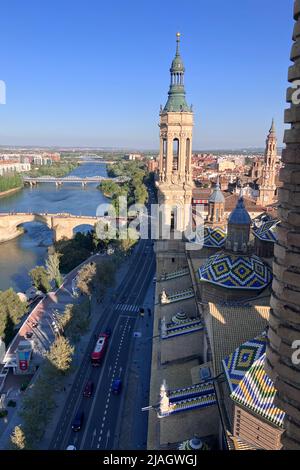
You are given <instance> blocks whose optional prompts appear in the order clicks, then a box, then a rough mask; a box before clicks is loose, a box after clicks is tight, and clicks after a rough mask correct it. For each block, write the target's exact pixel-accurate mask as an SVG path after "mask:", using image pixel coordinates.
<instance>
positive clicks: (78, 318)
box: [63, 299, 90, 342]
mask: <svg viewBox="0 0 300 470" xmlns="http://www.w3.org/2000/svg"><path fill="white" fill-rule="evenodd" d="M63 315H64V316H66V318H67V319H68V322H67V323H66V325H65V332H66V334H67V337H68V338H70V340H71V341H72V342H76V341H77V340H78V339H79V338H80V336H81V335H82V334H84V333H85V332H86V331H87V330H88V327H89V324H90V304H89V301H88V299H85V300H84V301H83V302H81V303H80V304H78V305H74V304H69V305H67V306H66V309H65V312H64V314H63Z"/></svg>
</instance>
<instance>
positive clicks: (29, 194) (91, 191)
mask: <svg viewBox="0 0 300 470" xmlns="http://www.w3.org/2000/svg"><path fill="white" fill-rule="evenodd" d="M70 175H76V176H80V177H84V176H95V175H97V176H106V175H107V173H106V164H105V163H84V164H82V165H80V166H79V167H77V168H76V169H75V170H74V171H72V173H70ZM96 186H97V185H96V184H88V185H87V186H86V187H85V188H84V189H83V188H82V187H81V185H80V184H72V183H68V184H64V185H63V186H62V187H60V188H56V186H55V185H54V184H46V183H45V184H44V183H43V184H40V185H38V186H37V187H34V188H30V187H24V188H23V189H22V190H21V191H19V192H17V193H14V194H11V195H9V196H6V197H4V198H0V212H48V213H58V212H68V213H70V214H75V215H96V209H97V207H98V205H99V204H101V203H105V202H107V198H105V196H103V194H102V193H101V191H99V189H97V187H96ZM24 228H25V229H26V233H24V234H23V235H21V236H20V237H18V238H15V239H14V240H11V241H8V242H5V243H0V290H4V289H8V288H9V287H12V288H13V289H14V290H15V291H16V292H24V291H25V290H26V289H27V288H28V287H30V285H31V280H30V278H29V276H28V271H30V270H31V269H32V268H33V267H35V266H36V265H42V264H44V262H45V259H46V257H47V250H48V247H49V246H50V245H51V244H52V231H51V230H50V229H48V227H46V226H45V225H43V224H40V223H37V222H32V223H27V224H24ZM86 229H87V227H86V226H82V227H78V228H77V230H80V231H84V230H86Z"/></svg>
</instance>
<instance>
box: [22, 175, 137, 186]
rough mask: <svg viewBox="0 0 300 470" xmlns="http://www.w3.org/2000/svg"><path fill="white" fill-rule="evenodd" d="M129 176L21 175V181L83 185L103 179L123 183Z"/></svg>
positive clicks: (35, 183) (101, 181) (31, 184)
mask: <svg viewBox="0 0 300 470" xmlns="http://www.w3.org/2000/svg"><path fill="white" fill-rule="evenodd" d="M130 179H131V178H129V177H127V176H120V177H118V178H109V177H108V176H85V177H80V176H65V177H62V178H56V177H54V176H37V177H33V176H23V183H24V184H29V185H30V186H35V185H37V184H40V183H55V184H56V186H61V185H62V184H64V183H79V184H81V185H82V186H85V185H86V184H88V183H98V184H101V183H103V182H104V181H111V182H113V183H117V184H124V183H127V182H128V181H130Z"/></svg>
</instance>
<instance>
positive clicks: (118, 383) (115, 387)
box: [111, 379, 122, 395]
mask: <svg viewBox="0 0 300 470" xmlns="http://www.w3.org/2000/svg"><path fill="white" fill-rule="evenodd" d="M121 389H122V380H121V379H114V381H113V383H112V386H111V391H112V393H114V394H115V395H118V394H119V393H120V392H121Z"/></svg>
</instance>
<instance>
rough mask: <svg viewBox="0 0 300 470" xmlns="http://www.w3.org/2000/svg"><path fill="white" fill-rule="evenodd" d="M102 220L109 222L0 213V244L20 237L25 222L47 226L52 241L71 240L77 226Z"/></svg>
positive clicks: (93, 223) (52, 215) (85, 217)
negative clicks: (50, 232)
mask: <svg viewBox="0 0 300 470" xmlns="http://www.w3.org/2000/svg"><path fill="white" fill-rule="evenodd" d="M99 220H104V221H106V222H108V223H109V222H110V221H111V220H112V219H111V217H92V216H79V215H72V214H65V213H61V214H48V213H41V214H40V213H28V212H24V213H22V212H9V213H0V243H1V242H4V241H8V240H12V239H13V238H15V237H17V236H18V235H20V230H19V227H20V226H21V225H23V224H25V223H26V222H41V223H43V224H45V225H47V226H48V227H49V228H50V229H51V230H53V233H54V240H55V241H59V240H61V239H63V238H67V239H71V238H72V237H73V230H74V229H75V228H76V227H78V226H79V225H92V226H94V225H95V224H96V222H97V221H99ZM120 222H126V219H121V218H120V219H117V223H120Z"/></svg>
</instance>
